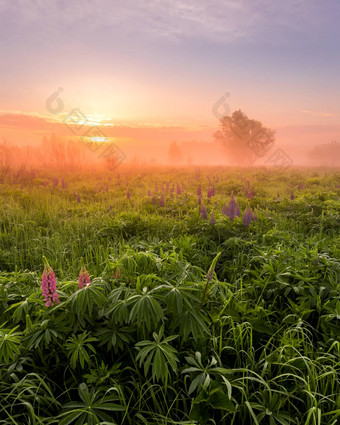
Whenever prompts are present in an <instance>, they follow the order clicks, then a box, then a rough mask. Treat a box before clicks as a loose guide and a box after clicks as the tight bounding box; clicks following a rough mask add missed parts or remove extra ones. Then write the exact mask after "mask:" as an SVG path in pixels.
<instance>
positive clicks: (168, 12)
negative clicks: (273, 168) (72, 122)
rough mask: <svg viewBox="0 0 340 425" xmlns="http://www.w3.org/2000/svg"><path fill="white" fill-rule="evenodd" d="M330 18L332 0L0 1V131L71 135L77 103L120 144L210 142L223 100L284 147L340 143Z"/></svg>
mask: <svg viewBox="0 0 340 425" xmlns="http://www.w3.org/2000/svg"><path fill="white" fill-rule="evenodd" d="M339 21H340V1H339V0H323V1H320V0H285V1H282V0H280V1H279V0H239V1H236V0H210V1H202V0H193V1H189V0H186V1H183V0H171V1H170V0H163V1H161V0H143V1H141V0H133V1H132V0H124V1H121V0H84V1H75V0H67V1H64V0H59V1H57V0H49V1H44V0H30V1H29V2H28V1H27V0H0V58H1V62H0V65H1V66H0V81H1V85H0V137H4V138H6V139H8V140H9V141H11V140H12V141H15V142H21V143H31V142H34V141H35V140H41V138H42V136H43V135H45V134H47V133H48V132H51V131H54V132H56V133H58V134H61V135H62V136H65V137H68V136H72V133H71V132H70V130H69V128H68V127H66V126H65V125H64V124H63V120H64V119H65V117H67V116H69V114H70V113H71V111H72V110H74V109H75V108H78V109H79V110H80V111H81V112H82V113H83V114H84V115H85V116H86V117H87V119H88V124H89V123H92V124H91V125H94V124H98V125H99V124H100V128H101V129H102V131H103V132H104V133H105V135H106V134H108V135H109V136H110V137H116V138H117V139H119V140H121V141H123V142H124V140H125V141H128V140H130V141H131V140H136V141H139V142H140V143H145V141H146V140H154V141H157V140H159V141H164V142H168V141H169V140H179V141H181V140H193V139H197V140H210V139H212V135H213V132H214V131H216V129H217V127H218V115H217V114H216V111H217V110H219V109H218V108H217V106H216V105H218V104H219V103H218V102H219V101H220V100H221V99H222V101H221V102H220V104H221V105H222V104H223V103H227V106H226V110H228V111H231V112H232V111H234V110H237V109H241V110H242V111H244V112H245V113H246V114H247V115H248V116H249V117H250V118H254V119H257V120H260V121H261V122H263V123H264V125H266V126H268V127H271V128H274V129H276V131H277V137H278V138H279V139H280V140H281V141H282V142H283V143H286V144H289V143H297V142H298V141H301V140H302V141H303V143H322V142H329V141H330V140H331V139H336V138H337V139H338V140H340V137H339V136H340V120H339V117H340V102H339V98H340V96H339V95H340V49H339V41H340V25H339ZM59 88H60V91H58V89H59ZM56 92H57V93H58V98H59V99H60V100H61V102H62V108H61V110H60V112H56V113H53V112H51V108H48V106H47V105H46V101H47V100H48V99H49V98H50V97H51V96H52V95H53V94H54V93H56ZM52 105H53V103H52ZM54 105H57V106H58V104H54ZM221 108H223V106H221Z"/></svg>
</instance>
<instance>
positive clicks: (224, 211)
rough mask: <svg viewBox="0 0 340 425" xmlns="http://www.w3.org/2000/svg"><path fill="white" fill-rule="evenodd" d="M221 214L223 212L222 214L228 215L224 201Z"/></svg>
mask: <svg viewBox="0 0 340 425" xmlns="http://www.w3.org/2000/svg"><path fill="white" fill-rule="evenodd" d="M222 214H224V215H226V216H227V215H228V210H227V206H226V204H225V203H224V204H223V207H222Z"/></svg>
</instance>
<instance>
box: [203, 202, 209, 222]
mask: <svg viewBox="0 0 340 425" xmlns="http://www.w3.org/2000/svg"><path fill="white" fill-rule="evenodd" d="M201 217H202V218H204V219H205V220H207V218H208V213H207V209H206V207H205V205H204V204H203V203H202V204H201Z"/></svg>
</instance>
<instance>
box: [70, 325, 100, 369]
mask: <svg viewBox="0 0 340 425" xmlns="http://www.w3.org/2000/svg"><path fill="white" fill-rule="evenodd" d="M94 341H98V340H97V338H94V337H87V332H86V331H85V332H83V333H82V334H79V335H77V336H76V335H72V336H71V337H69V338H68V340H67V341H66V344H65V346H66V350H67V351H68V356H69V357H70V364H71V367H72V368H75V367H76V366H77V364H78V362H79V363H80V366H81V368H82V369H84V366H85V363H90V356H89V353H88V350H90V351H92V353H93V354H96V350H95V348H94V347H93V345H92V344H90V343H91V342H94Z"/></svg>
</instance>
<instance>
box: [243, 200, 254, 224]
mask: <svg viewBox="0 0 340 425" xmlns="http://www.w3.org/2000/svg"><path fill="white" fill-rule="evenodd" d="M252 217H253V213H252V211H251V208H250V206H249V205H248V208H247V209H246V210H245V211H244V213H243V216H242V220H243V223H244V224H245V225H246V226H247V227H249V226H250V223H251V219H252Z"/></svg>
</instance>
